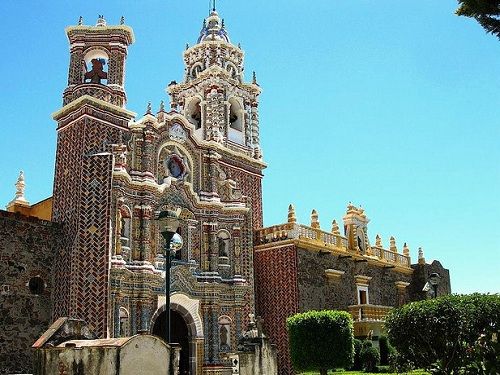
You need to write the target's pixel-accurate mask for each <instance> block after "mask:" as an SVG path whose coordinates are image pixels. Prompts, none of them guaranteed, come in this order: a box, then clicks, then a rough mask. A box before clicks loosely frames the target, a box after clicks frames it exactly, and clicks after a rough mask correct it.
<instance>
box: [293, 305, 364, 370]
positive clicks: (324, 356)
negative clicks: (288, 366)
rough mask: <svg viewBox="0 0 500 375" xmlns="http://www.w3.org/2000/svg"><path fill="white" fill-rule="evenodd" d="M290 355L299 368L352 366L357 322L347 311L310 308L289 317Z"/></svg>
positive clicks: (315, 368)
mask: <svg viewBox="0 0 500 375" xmlns="http://www.w3.org/2000/svg"><path fill="white" fill-rule="evenodd" d="M287 327H288V336H289V339H290V357H291V359H292V364H293V366H294V368H295V369H296V370H297V371H299V372H303V371H319V372H320V374H326V373H327V370H330V369H335V368H339V367H343V368H349V367H350V366H351V365H352V361H353V350H354V349H353V339H354V335H353V322H352V318H351V315H350V314H349V313H347V312H345V311H308V312H305V313H301V314H296V315H293V316H291V317H290V318H288V319H287Z"/></svg>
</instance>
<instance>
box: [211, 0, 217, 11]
mask: <svg viewBox="0 0 500 375" xmlns="http://www.w3.org/2000/svg"><path fill="white" fill-rule="evenodd" d="M216 2H217V0H213V6H212V11H213V12H215V9H216V8H217V4H216Z"/></svg>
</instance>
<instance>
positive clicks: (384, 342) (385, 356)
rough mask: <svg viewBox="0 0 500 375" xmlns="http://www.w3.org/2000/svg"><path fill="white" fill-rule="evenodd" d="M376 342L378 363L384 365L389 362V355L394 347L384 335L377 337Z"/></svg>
mask: <svg viewBox="0 0 500 375" xmlns="http://www.w3.org/2000/svg"><path fill="white" fill-rule="evenodd" d="M378 344H379V348H380V364H381V365H383V366H386V365H388V364H389V355H390V354H391V352H392V351H394V349H393V348H392V347H391V344H390V343H389V340H388V339H387V336H385V335H382V336H380V337H379V339H378Z"/></svg>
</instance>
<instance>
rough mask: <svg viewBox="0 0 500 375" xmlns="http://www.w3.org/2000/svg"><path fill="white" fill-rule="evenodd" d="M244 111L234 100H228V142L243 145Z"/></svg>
mask: <svg viewBox="0 0 500 375" xmlns="http://www.w3.org/2000/svg"><path fill="white" fill-rule="evenodd" d="M243 120H244V111H243V109H242V106H241V105H240V103H238V100H236V98H231V99H229V129H228V136H229V140H230V141H233V142H236V143H238V144H244V143H245V134H244V121H243Z"/></svg>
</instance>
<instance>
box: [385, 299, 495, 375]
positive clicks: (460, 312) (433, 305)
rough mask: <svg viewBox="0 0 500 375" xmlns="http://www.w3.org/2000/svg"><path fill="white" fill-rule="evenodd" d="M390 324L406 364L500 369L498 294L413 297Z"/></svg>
mask: <svg viewBox="0 0 500 375" xmlns="http://www.w3.org/2000/svg"><path fill="white" fill-rule="evenodd" d="M386 328H387V333H388V336H389V341H390V342H391V344H392V345H394V346H395V348H396V350H397V352H398V358H397V360H398V362H399V364H400V365H405V364H409V365H411V366H413V367H420V368H426V369H428V370H432V371H433V372H434V373H436V374H461V373H467V374H496V373H497V372H496V371H498V369H499V368H498V356H499V355H500V352H499V351H498V334H499V330H500V295H498V294H494V295H484V294H471V295H464V296H459V295H452V296H445V297H440V298H436V299H432V300H427V301H419V302H413V303H410V304H407V305H405V306H402V307H400V308H398V309H394V310H392V311H391V313H389V315H388V316H387V319H386ZM481 353H483V354H481Z"/></svg>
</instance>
